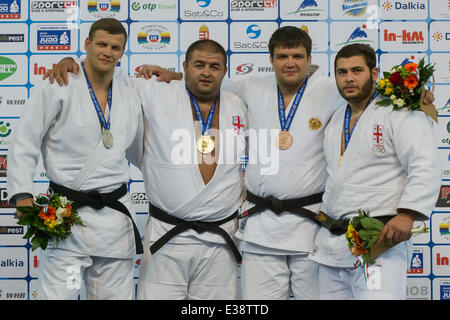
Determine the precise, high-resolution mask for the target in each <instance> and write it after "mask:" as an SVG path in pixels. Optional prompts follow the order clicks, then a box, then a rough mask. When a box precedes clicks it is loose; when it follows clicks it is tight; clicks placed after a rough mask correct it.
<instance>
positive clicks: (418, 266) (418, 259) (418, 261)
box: [408, 248, 423, 274]
mask: <svg viewBox="0 0 450 320" xmlns="http://www.w3.org/2000/svg"><path fill="white" fill-rule="evenodd" d="M422 273H423V249H421V248H414V250H413V255H412V258H411V263H410V265H409V269H408V274H422Z"/></svg>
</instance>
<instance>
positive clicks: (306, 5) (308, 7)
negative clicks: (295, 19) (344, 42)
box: [288, 0, 324, 17]
mask: <svg viewBox="0 0 450 320" xmlns="http://www.w3.org/2000/svg"><path fill="white" fill-rule="evenodd" d="M322 11H324V10H322V9H319V5H318V4H317V2H316V1H314V0H303V1H301V2H300V5H299V6H298V8H297V10H295V11H293V12H289V13H288V14H295V15H297V16H300V17H318V16H319V15H320V13H321V12H322Z"/></svg>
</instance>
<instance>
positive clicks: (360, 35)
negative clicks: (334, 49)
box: [336, 24, 373, 46]
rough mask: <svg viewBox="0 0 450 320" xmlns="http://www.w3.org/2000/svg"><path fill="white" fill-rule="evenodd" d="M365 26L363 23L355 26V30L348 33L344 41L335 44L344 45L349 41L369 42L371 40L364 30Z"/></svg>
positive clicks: (349, 42)
mask: <svg viewBox="0 0 450 320" xmlns="http://www.w3.org/2000/svg"><path fill="white" fill-rule="evenodd" d="M366 28H367V26H366V25H365V24H363V25H362V26H358V27H356V29H355V30H353V32H352V33H351V34H350V36H349V37H348V39H347V40H346V41H345V42H341V43H338V44H336V45H337V46H346V45H348V44H351V43H371V42H373V40H369V37H368V35H367V32H366V31H365V30H366Z"/></svg>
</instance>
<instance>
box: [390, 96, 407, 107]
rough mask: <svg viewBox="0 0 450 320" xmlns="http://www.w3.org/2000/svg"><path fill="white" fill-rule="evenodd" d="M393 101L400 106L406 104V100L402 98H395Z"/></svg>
mask: <svg viewBox="0 0 450 320" xmlns="http://www.w3.org/2000/svg"><path fill="white" fill-rule="evenodd" d="M393 103H394V104H396V105H397V106H399V107H400V108H401V107H403V106H404V105H405V101H404V100H403V99H402V98H398V99H395V100H394V101H393Z"/></svg>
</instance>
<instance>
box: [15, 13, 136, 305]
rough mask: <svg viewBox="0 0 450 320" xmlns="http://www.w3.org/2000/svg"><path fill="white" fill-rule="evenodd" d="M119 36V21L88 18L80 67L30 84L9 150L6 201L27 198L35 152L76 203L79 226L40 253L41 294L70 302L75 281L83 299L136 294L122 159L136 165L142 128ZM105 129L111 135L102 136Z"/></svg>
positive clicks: (123, 36) (130, 216) (133, 240)
mask: <svg viewBox="0 0 450 320" xmlns="http://www.w3.org/2000/svg"><path fill="white" fill-rule="evenodd" d="M126 39H127V34H126V31H125V29H124V28H123V26H122V24H121V23H120V22H119V21H117V20H115V19H101V20H99V21H97V22H95V23H94V24H93V25H92V27H91V32H90V34H89V38H88V39H86V42H85V49H86V51H87V56H86V60H85V63H84V67H85V70H84V71H83V72H80V73H79V74H77V75H73V76H72V75H70V77H69V79H70V81H69V82H70V83H69V85H68V86H66V87H62V88H61V87H59V86H58V85H57V84H54V85H53V84H50V83H48V82H43V83H42V84H40V85H39V86H37V87H36V88H35V89H34V92H33V94H32V96H31V98H30V99H29V100H28V102H27V105H26V106H25V111H24V114H23V117H22V120H21V123H20V126H19V128H18V129H17V131H16V135H15V138H14V142H13V144H12V146H11V149H10V150H9V153H8V165H9V168H8V194H9V195H10V196H11V199H10V201H12V202H16V205H17V206H24V205H31V201H32V199H31V197H32V195H33V190H34V188H33V177H34V175H35V168H36V165H37V163H38V160H39V155H40V154H42V158H43V163H44V167H45V170H46V173H47V177H48V178H49V179H50V180H51V184H50V187H51V188H52V189H53V191H54V192H57V193H60V194H63V195H66V196H67V197H68V199H69V200H72V201H74V203H73V207H74V208H77V211H78V212H79V214H80V217H81V219H82V221H83V223H84V224H85V226H76V227H73V228H72V233H73V234H72V236H70V237H69V238H68V239H66V240H62V241H61V242H60V243H59V244H58V245H57V246H56V245H55V243H54V242H50V243H49V246H48V248H47V249H46V250H45V251H43V252H42V253H41V256H40V266H39V268H40V274H39V293H38V296H39V298H40V299H76V298H77V297H78V295H79V292H80V290H79V289H80V286H81V282H82V281H84V284H85V287H86V291H87V298H88V299H132V297H133V288H134V281H133V274H134V256H135V251H137V252H138V253H141V252H142V251H141V250H142V243H141V240H140V236H139V233H138V232H137V229H136V226H135V224H134V222H133V219H134V218H133V217H134V210H133V208H132V206H131V199H130V197H129V194H128V192H127V183H128V181H129V179H130V169H129V165H128V160H130V161H133V163H134V164H135V165H137V166H139V165H140V155H141V154H142V143H143V141H142V135H143V125H142V113H141V106H140V102H139V98H138V96H137V95H136V94H135V92H134V91H133V90H132V88H130V87H129V86H128V85H127V84H126V83H124V82H122V80H121V79H119V78H118V77H114V69H115V66H116V65H117V62H118V60H119V59H120V58H121V57H122V54H123V52H124V48H125V44H126ZM88 87H91V88H92V89H93V91H92V95H91V94H90V91H89V90H88ZM91 98H92V99H91ZM98 113H99V114H100V115H101V117H100V115H98ZM102 117H103V119H102ZM108 130H109V132H110V133H111V135H112V137H113V139H112V141H111V139H105V138H108V137H104V135H105V134H106V133H105V131H108ZM109 138H111V137H109ZM127 155H129V157H127ZM19 195H20V197H21V198H22V199H21V200H18V199H16V197H18V196H19ZM139 246H140V247H139Z"/></svg>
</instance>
